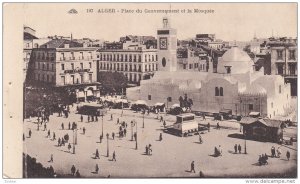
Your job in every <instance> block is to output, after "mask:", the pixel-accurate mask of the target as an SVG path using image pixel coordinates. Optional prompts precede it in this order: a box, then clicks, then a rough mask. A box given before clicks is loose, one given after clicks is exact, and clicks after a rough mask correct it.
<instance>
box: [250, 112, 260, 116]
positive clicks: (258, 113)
mask: <svg viewBox="0 0 300 184" xmlns="http://www.w3.org/2000/svg"><path fill="white" fill-rule="evenodd" d="M259 115H260V112H255V111H253V112H250V113H249V116H259Z"/></svg>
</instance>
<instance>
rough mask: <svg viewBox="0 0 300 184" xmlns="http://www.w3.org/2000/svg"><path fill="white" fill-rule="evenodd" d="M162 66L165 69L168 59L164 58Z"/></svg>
mask: <svg viewBox="0 0 300 184" xmlns="http://www.w3.org/2000/svg"><path fill="white" fill-rule="evenodd" d="M161 64H162V66H163V67H165V66H166V64H167V62H166V58H164V57H163V58H162V61H161Z"/></svg>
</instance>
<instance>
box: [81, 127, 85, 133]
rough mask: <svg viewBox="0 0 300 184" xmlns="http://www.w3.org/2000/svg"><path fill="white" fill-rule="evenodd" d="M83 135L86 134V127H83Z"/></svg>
mask: <svg viewBox="0 0 300 184" xmlns="http://www.w3.org/2000/svg"><path fill="white" fill-rule="evenodd" d="M82 131H83V135H85V127H83V128H82Z"/></svg>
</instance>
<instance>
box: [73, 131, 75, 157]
mask: <svg viewBox="0 0 300 184" xmlns="http://www.w3.org/2000/svg"><path fill="white" fill-rule="evenodd" d="M74 132H75V130H74V129H73V154H75V141H74V139H75V135H74V134H75V133H74Z"/></svg>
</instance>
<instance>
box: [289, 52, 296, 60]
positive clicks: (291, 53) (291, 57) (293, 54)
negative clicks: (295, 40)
mask: <svg viewBox="0 0 300 184" xmlns="http://www.w3.org/2000/svg"><path fill="white" fill-rule="evenodd" d="M289 53H290V59H293V60H295V50H290V51H289Z"/></svg>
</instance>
